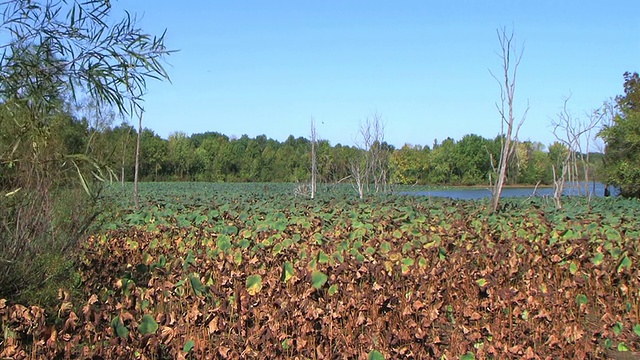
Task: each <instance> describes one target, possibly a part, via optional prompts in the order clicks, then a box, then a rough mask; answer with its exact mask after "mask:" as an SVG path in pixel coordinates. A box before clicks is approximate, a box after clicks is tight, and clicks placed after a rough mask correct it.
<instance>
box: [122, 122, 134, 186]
mask: <svg viewBox="0 0 640 360" xmlns="http://www.w3.org/2000/svg"><path fill="white" fill-rule="evenodd" d="M128 128H129V130H127V136H126V137H124V138H123V139H122V161H121V162H120V184H121V186H122V187H123V188H124V168H125V166H124V165H125V160H126V154H127V145H128V144H129V136H130V135H131V129H132V128H131V127H128ZM136 151H137V150H136Z"/></svg>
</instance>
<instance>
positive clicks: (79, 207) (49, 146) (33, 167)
mask: <svg viewBox="0 0 640 360" xmlns="http://www.w3.org/2000/svg"><path fill="white" fill-rule="evenodd" d="M0 13H1V14H2V15H0V16H1V20H0V32H2V33H3V34H5V36H4V37H3V39H5V40H6V42H5V43H4V44H2V49H3V51H4V52H3V56H2V57H0V107H1V110H0V134H2V136H1V137H0V141H1V143H0V174H2V175H1V180H0V228H1V229H0V248H2V249H3V250H2V253H1V254H0V297H3V296H9V297H19V296H21V295H22V296H27V295H26V294H29V293H32V292H38V291H40V290H43V291H46V289H48V288H51V287H53V288H56V287H57V286H58V285H59V284H58V282H59V281H60V277H61V276H62V277H64V276H68V273H69V272H68V268H67V265H64V266H59V265H60V264H67V261H68V260H70V259H71V253H70V252H69V250H70V249H71V248H72V246H74V245H75V243H76V242H77V241H78V240H79V239H80V237H81V236H82V235H83V233H84V231H85V230H86V229H87V227H88V224H90V223H91V221H92V219H93V218H94V216H95V215H96V212H95V211H96V208H95V207H93V204H94V203H93V202H92V199H91V198H89V197H86V196H85V197H81V195H82V194H77V193H76V192H75V191H74V189H81V190H85V191H86V192H87V193H90V190H91V178H90V177H91V176H93V175H95V177H96V178H100V179H102V178H104V177H105V175H106V173H105V172H104V170H105V168H104V166H103V165H104V164H101V163H100V162H99V161H98V160H99V159H95V158H91V157H90V156H88V155H87V153H86V150H85V149H87V144H89V139H87V138H85V136H87V134H88V132H89V128H88V127H87V124H86V123H83V122H82V121H80V122H78V121H77V120H75V119H73V118H72V115H71V112H70V111H69V109H70V108H72V106H71V104H72V103H75V102H76V101H75V100H76V98H80V97H85V96H87V97H88V98H90V99H91V100H92V101H94V102H95V103H96V104H97V106H101V105H102V104H106V105H110V106H113V107H114V108H115V109H117V110H118V111H119V112H120V113H125V112H129V113H132V112H133V111H134V110H141V109H142V98H143V94H144V92H145V87H146V81H147V80H148V79H150V78H156V79H163V78H167V74H166V72H165V70H164V69H163V67H162V64H161V60H162V59H163V57H164V56H166V55H168V54H169V53H170V51H168V50H167V49H166V47H165V46H164V39H163V36H160V37H153V36H151V35H149V34H146V33H144V32H143V31H142V30H141V29H139V28H138V27H137V21H136V18H135V17H133V18H132V17H131V16H129V15H127V16H126V17H125V18H123V19H121V20H119V21H117V19H111V18H110V13H111V5H110V2H109V1H108V0H88V1H82V2H79V1H73V2H68V1H53V0H42V1H37V0H30V1H27V0H16V1H5V2H2V3H0ZM114 20H116V21H114ZM71 176H74V177H76V178H77V179H79V181H78V182H76V184H78V186H77V187H75V188H74V187H73V186H71V185H70V184H73V183H72V182H71V181H69V180H70V177H71ZM93 194H94V195H95V194H96V193H95V192H93ZM49 294H51V293H49ZM53 296H55V294H54V295H53ZM27 300H29V299H27ZM47 300H51V299H47Z"/></svg>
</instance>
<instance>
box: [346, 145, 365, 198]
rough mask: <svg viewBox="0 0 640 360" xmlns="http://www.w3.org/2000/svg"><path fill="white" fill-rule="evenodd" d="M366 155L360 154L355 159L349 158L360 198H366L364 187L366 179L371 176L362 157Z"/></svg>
mask: <svg viewBox="0 0 640 360" xmlns="http://www.w3.org/2000/svg"><path fill="white" fill-rule="evenodd" d="M363 156H364V155H363V154H362V153H361V154H358V156H357V157H356V158H355V159H350V160H349V171H351V177H352V178H353V180H354V181H355V185H354V188H355V189H356V191H357V192H358V196H359V197H360V199H362V198H364V188H365V183H366V181H367V180H366V179H367V178H368V177H369V175H368V173H367V166H366V165H365V164H366V163H363V160H362V157H363Z"/></svg>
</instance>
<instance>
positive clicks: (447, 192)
mask: <svg viewBox="0 0 640 360" xmlns="http://www.w3.org/2000/svg"><path fill="white" fill-rule="evenodd" d="M604 188H605V185H604V184H602V183H590V184H589V187H588V189H589V191H590V192H591V193H592V194H595V196H597V197H603V196H604ZM609 189H610V190H611V195H612V196H614V195H616V191H615V189H613V188H612V187H610V188H609ZM399 194H401V195H416V196H433V197H448V198H452V199H461V200H474V199H483V198H490V197H491V190H489V188H488V187H487V188H477V187H474V188H471V187H470V188H464V187H459V188H451V189H444V190H426V191H402V192H399ZM563 194H564V195H568V196H576V195H578V196H584V195H585V183H581V184H580V188H578V187H577V186H569V185H565V189H564V192H563ZM529 196H548V197H552V196H553V188H552V187H538V188H537V189H535V188H534V187H505V188H503V189H502V197H529Z"/></svg>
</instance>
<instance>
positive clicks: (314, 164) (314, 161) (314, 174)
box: [311, 118, 318, 199]
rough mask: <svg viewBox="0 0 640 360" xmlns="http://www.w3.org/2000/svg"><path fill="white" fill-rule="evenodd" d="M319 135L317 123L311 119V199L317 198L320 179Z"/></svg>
mask: <svg viewBox="0 0 640 360" xmlns="http://www.w3.org/2000/svg"><path fill="white" fill-rule="evenodd" d="M317 145H318V135H317V133H316V121H315V120H314V119H313V118H311V198H312V199H314V198H315V197H316V183H317V179H318V154H317V153H316V152H317V149H316V147H317Z"/></svg>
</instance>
